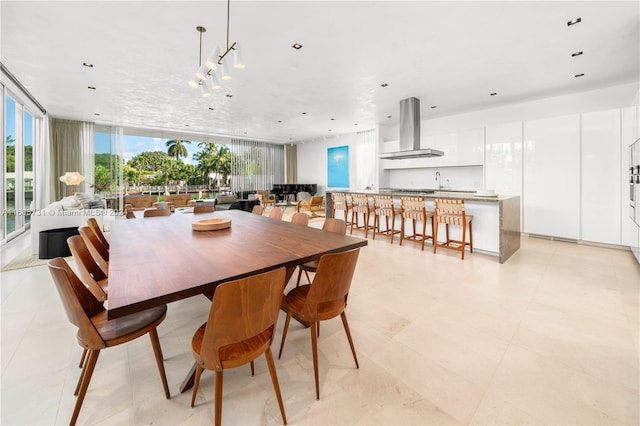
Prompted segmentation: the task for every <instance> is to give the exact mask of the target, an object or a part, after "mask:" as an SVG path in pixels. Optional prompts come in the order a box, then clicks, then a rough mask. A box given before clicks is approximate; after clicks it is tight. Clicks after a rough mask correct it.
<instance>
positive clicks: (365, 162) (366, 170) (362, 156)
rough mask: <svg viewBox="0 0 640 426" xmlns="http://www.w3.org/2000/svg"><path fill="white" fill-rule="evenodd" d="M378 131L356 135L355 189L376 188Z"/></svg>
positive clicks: (368, 131) (367, 131)
mask: <svg viewBox="0 0 640 426" xmlns="http://www.w3.org/2000/svg"><path fill="white" fill-rule="evenodd" d="M377 147H378V129H371V130H365V131H363V132H358V133H357V134H356V167H355V169H356V170H355V177H356V182H355V188H368V187H375V188H377V187H378V168H377V165H378V152H377Z"/></svg>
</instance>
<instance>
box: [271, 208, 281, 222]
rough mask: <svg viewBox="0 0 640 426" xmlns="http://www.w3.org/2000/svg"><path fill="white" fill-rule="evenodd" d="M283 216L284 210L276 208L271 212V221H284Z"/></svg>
mask: <svg viewBox="0 0 640 426" xmlns="http://www.w3.org/2000/svg"><path fill="white" fill-rule="evenodd" d="M283 214H284V210H282V209H281V208H280V207H274V208H273V209H271V211H270V212H269V217H270V218H271V219H275V220H282V215H283Z"/></svg>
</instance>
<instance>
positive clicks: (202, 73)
mask: <svg viewBox="0 0 640 426" xmlns="http://www.w3.org/2000/svg"><path fill="white" fill-rule="evenodd" d="M196 78H197V79H198V80H204V79H205V78H207V67H205V66H204V65H202V66H201V67H200V68H198V71H196Z"/></svg>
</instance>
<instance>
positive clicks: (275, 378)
mask: <svg viewBox="0 0 640 426" xmlns="http://www.w3.org/2000/svg"><path fill="white" fill-rule="evenodd" d="M264 356H265V358H267V366H268V367H269V374H270V375H271V382H272V383H273V389H274V390H275V391H276V399H277V400H278V406H280V414H281V415H282V423H284V424H285V425H286V424H287V416H286V414H284V404H283V403H282V395H281V394H280V384H279V383H278V375H277V374H276V364H275V363H274V362H273V354H272V353H271V346H267V351H266V352H265V353H264Z"/></svg>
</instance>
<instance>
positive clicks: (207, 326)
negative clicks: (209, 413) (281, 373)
mask: <svg viewBox="0 0 640 426" xmlns="http://www.w3.org/2000/svg"><path fill="white" fill-rule="evenodd" d="M284 286H285V268H279V269H276V270H273V271H270V272H266V273H263V274H260V275H253V276H251V277H248V278H244V279H241V280H237V281H232V282H228V283H224V284H220V285H219V286H218V287H217V288H216V290H215V293H214V295H213V300H212V301H211V309H210V310H209V319H208V321H207V322H206V323H204V324H203V325H202V326H201V327H200V328H199V329H198V331H196V333H195V334H194V335H193V339H192V341H191V346H192V349H193V356H194V358H195V359H196V376H195V382H194V386H193V394H192V396H191V406H192V407H193V405H194V403H195V398H196V393H197V392H198V385H199V383H200V375H201V374H202V370H204V369H207V370H214V371H215V373H216V378H215V388H216V389H215V409H214V412H215V424H216V425H220V424H221V422H222V377H223V373H224V370H226V369H230V368H235V367H239V366H241V365H245V364H247V363H251V372H252V374H253V361H254V360H255V359H257V358H258V357H259V356H260V355H262V354H264V356H265V358H266V359H267V366H268V367H269V373H270V375H271V381H272V382H273V388H274V390H275V392H276V398H277V400H278V405H279V406H280V414H281V415H282V421H283V423H284V424H285V425H286V424H287V417H286V415H285V412H284V405H283V403H282V396H281V394H280V385H279V384H278V376H277V374H276V366H275V364H274V362H273V355H272V353H271V343H272V341H273V335H274V334H275V328H276V322H277V320H278V312H279V311H280V305H281V304H282V292H283V291H284Z"/></svg>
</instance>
